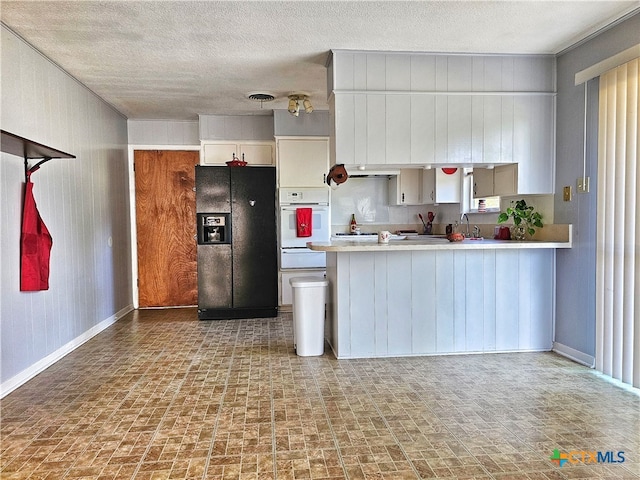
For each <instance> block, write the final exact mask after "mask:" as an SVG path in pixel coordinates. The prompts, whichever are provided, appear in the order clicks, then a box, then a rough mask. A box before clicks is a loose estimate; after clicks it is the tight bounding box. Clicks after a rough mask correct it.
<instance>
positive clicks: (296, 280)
mask: <svg viewBox="0 0 640 480" xmlns="http://www.w3.org/2000/svg"><path fill="white" fill-rule="evenodd" d="M289 283H290V284H291V286H292V287H326V286H327V285H329V280H327V279H326V278H322V277H293V278H290V279H289Z"/></svg>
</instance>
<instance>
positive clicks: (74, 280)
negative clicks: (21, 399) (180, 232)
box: [0, 26, 132, 396]
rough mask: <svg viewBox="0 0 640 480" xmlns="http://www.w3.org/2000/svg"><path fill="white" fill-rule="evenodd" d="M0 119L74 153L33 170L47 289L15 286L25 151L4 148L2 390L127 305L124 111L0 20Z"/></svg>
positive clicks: (0, 177)
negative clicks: (47, 259) (45, 234)
mask: <svg viewBox="0 0 640 480" xmlns="http://www.w3.org/2000/svg"><path fill="white" fill-rule="evenodd" d="M1 56H2V76H1V78H2V98H1V100H2V114H1V115H2V116H1V121H2V129H3V130H5V131H8V132H11V133H14V134H16V135H20V136H23V137H26V138H29V139H31V140H34V141H37V142H39V143H42V144H45V145H49V146H51V147H53V148H57V149H59V150H62V151H65V152H69V153H71V154H73V155H76V157H77V158H76V159H65V160H62V159H58V160H56V159H54V160H51V161H50V162H48V163H46V164H45V165H43V167H42V168H41V169H40V170H39V171H37V172H36V173H35V174H34V175H33V177H32V179H33V182H34V185H35V187H34V195H35V198H36V202H37V204H38V207H39V210H40V214H41V216H42V218H43V219H44V221H45V223H46V225H47V227H48V228H49V230H50V231H51V235H52V237H53V249H52V252H51V274H50V279H49V285H50V287H49V290H48V291H43V292H20V291H19V285H20V243H19V241H20V224H21V218H20V216H21V210H22V195H23V188H24V167H23V159H22V158H19V157H16V156H13V155H9V154H5V153H3V154H2V156H1V158H0V199H1V200H0V210H1V211H2V217H1V222H0V239H1V240H0V242H1V243H0V262H1V265H2V269H1V270H2V272H1V274H0V275H1V278H2V292H1V295H0V312H1V316H0V334H1V349H2V351H1V362H0V364H1V369H0V381H1V384H0V395H2V396H3V395H5V394H6V393H8V392H9V391H11V390H12V389H14V388H16V387H17V386H19V385H20V384H22V383H24V381H26V380H28V379H29V378H31V377H32V376H33V375H35V374H37V373H38V372H39V371H40V370H42V369H43V368H46V367H47V366H48V365H49V364H51V363H53V362H54V361H55V360H57V359H58V358H59V357H61V356H62V355H64V354H66V353H68V352H69V351H70V350H71V349H73V348H75V347H76V346H77V345H79V344H80V343H82V342H84V341H86V340H87V339H88V338H90V337H91V336H92V335H94V334H96V333H97V332H99V331H100V330H101V329H103V328H106V326H108V325H109V324H110V323H112V322H113V321H115V320H116V319H117V318H119V316H122V315H123V314H124V313H126V312H128V311H129V310H130V309H131V308H132V307H131V305H132V299H131V273H130V270H131V249H130V243H129V235H130V229H129V200H128V180H127V178H128V177H127V123H126V118H124V117H123V116H122V115H120V114H119V113H118V112H116V111H115V110H113V108H112V107H110V106H109V105H107V104H106V103H105V102H103V101H102V100H101V99H100V98H98V97H97V96H96V95H95V94H93V93H92V92H90V91H89V90H87V89H86V88H85V87H84V86H82V85H81V84H80V83H78V82H77V81H75V80H74V79H73V78H72V77H70V76H69V75H68V74H67V73H65V72H64V71H62V70H61V69H60V68H58V67H57V66H56V65H54V64H53V63H52V62H50V61H49V60H48V59H46V58H45V57H44V56H42V55H41V54H40V53H39V52H37V51H36V50H34V49H33V48H32V47H31V46H30V45H28V44H26V43H25V42H24V41H23V40H21V39H20V38H19V37H18V36H16V35H15V34H14V33H13V32H11V30H9V29H7V28H6V27H4V26H2V51H1Z"/></svg>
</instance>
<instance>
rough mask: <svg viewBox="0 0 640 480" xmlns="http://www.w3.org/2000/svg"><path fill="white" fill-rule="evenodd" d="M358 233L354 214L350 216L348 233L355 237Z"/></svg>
mask: <svg viewBox="0 0 640 480" xmlns="http://www.w3.org/2000/svg"><path fill="white" fill-rule="evenodd" d="M357 232H358V223H357V222H356V214H355V213H352V214H351V222H350V223H349V233H351V235H355V234H356V233H357Z"/></svg>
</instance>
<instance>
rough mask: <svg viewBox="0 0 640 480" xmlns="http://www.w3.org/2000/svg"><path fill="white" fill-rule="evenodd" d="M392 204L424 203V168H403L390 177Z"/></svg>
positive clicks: (390, 202) (390, 199)
mask: <svg viewBox="0 0 640 480" xmlns="http://www.w3.org/2000/svg"><path fill="white" fill-rule="evenodd" d="M389 204H390V205H421V204H422V169H419V168H402V169H400V174H399V175H396V176H393V177H391V178H390V179H389Z"/></svg>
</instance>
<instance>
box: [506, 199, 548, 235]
mask: <svg viewBox="0 0 640 480" xmlns="http://www.w3.org/2000/svg"><path fill="white" fill-rule="evenodd" d="M510 218H513V224H514V225H516V226H519V225H521V224H522V225H523V226H524V227H525V228H526V229H527V232H528V233H529V235H534V234H535V233H536V229H535V227H537V228H542V226H543V225H542V215H541V214H540V212H536V211H535V209H534V207H533V206H531V205H527V202H526V201H525V200H524V199H522V200H512V201H511V205H510V206H509V207H507V209H506V211H504V212H501V213H500V215H498V223H504V222H506V221H507V220H509V219H510Z"/></svg>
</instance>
